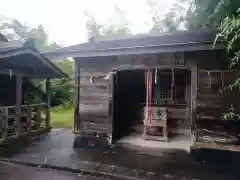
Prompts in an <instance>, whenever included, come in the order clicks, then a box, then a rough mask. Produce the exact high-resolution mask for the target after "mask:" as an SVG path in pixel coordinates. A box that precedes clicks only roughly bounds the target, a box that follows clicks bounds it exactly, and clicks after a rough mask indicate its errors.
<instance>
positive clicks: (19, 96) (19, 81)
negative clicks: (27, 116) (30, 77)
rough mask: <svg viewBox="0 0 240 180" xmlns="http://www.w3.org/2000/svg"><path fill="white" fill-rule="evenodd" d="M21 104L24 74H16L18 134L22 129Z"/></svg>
mask: <svg viewBox="0 0 240 180" xmlns="http://www.w3.org/2000/svg"><path fill="white" fill-rule="evenodd" d="M21 105H22V76H21V75H17V76H16V108H15V116H16V135H17V136H19V134H20V131H21V111H22V110H21Z"/></svg>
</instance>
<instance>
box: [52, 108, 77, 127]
mask: <svg viewBox="0 0 240 180" xmlns="http://www.w3.org/2000/svg"><path fill="white" fill-rule="evenodd" d="M73 118H74V108H73V107H69V108H64V107H57V108H52V109H51V123H52V127H53V128H72V127H73Z"/></svg>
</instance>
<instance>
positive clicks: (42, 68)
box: [0, 41, 68, 78]
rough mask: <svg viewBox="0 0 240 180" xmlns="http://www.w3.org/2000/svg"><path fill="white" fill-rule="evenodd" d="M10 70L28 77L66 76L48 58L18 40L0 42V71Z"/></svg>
mask: <svg viewBox="0 0 240 180" xmlns="http://www.w3.org/2000/svg"><path fill="white" fill-rule="evenodd" d="M10 71H11V73H13V74H22V75H23V76H28V77H39V78H46V77H68V76H67V75H66V74H65V73H64V72H63V71H62V70H61V69H60V68H58V67H57V66H56V65H54V64H53V63H52V62H51V61H50V60H49V59H47V58H45V57H44V56H43V55H41V54H40V53H39V52H38V51H36V50H35V49H31V48H29V47H26V46H25V45H24V44H23V43H21V42H19V41H12V42H0V73H4V74H6V73H10Z"/></svg>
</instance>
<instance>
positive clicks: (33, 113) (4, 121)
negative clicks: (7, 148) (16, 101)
mask: <svg viewBox="0 0 240 180" xmlns="http://www.w3.org/2000/svg"><path fill="white" fill-rule="evenodd" d="M18 117H19V116H17V115H16V106H0V144H1V143H3V142H4V141H6V140H9V139H15V138H18V137H19V136H22V135H28V134H31V133H32V132H38V131H40V130H42V129H47V128H48V106H47V104H44V103H43V104H32V105H22V106H21V116H20V120H18V119H17V118H18ZM18 123H19V124H18ZM18 131H19V132H18Z"/></svg>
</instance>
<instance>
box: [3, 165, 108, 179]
mask: <svg viewBox="0 0 240 180" xmlns="http://www.w3.org/2000/svg"><path fill="white" fill-rule="evenodd" d="M0 179H1V180H110V179H109V178H103V177H97V176H90V175H84V174H81V173H71V172H63V171H57V170H52V169H42V168H36V167H27V166H21V165H16V164H10V163H0Z"/></svg>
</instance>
